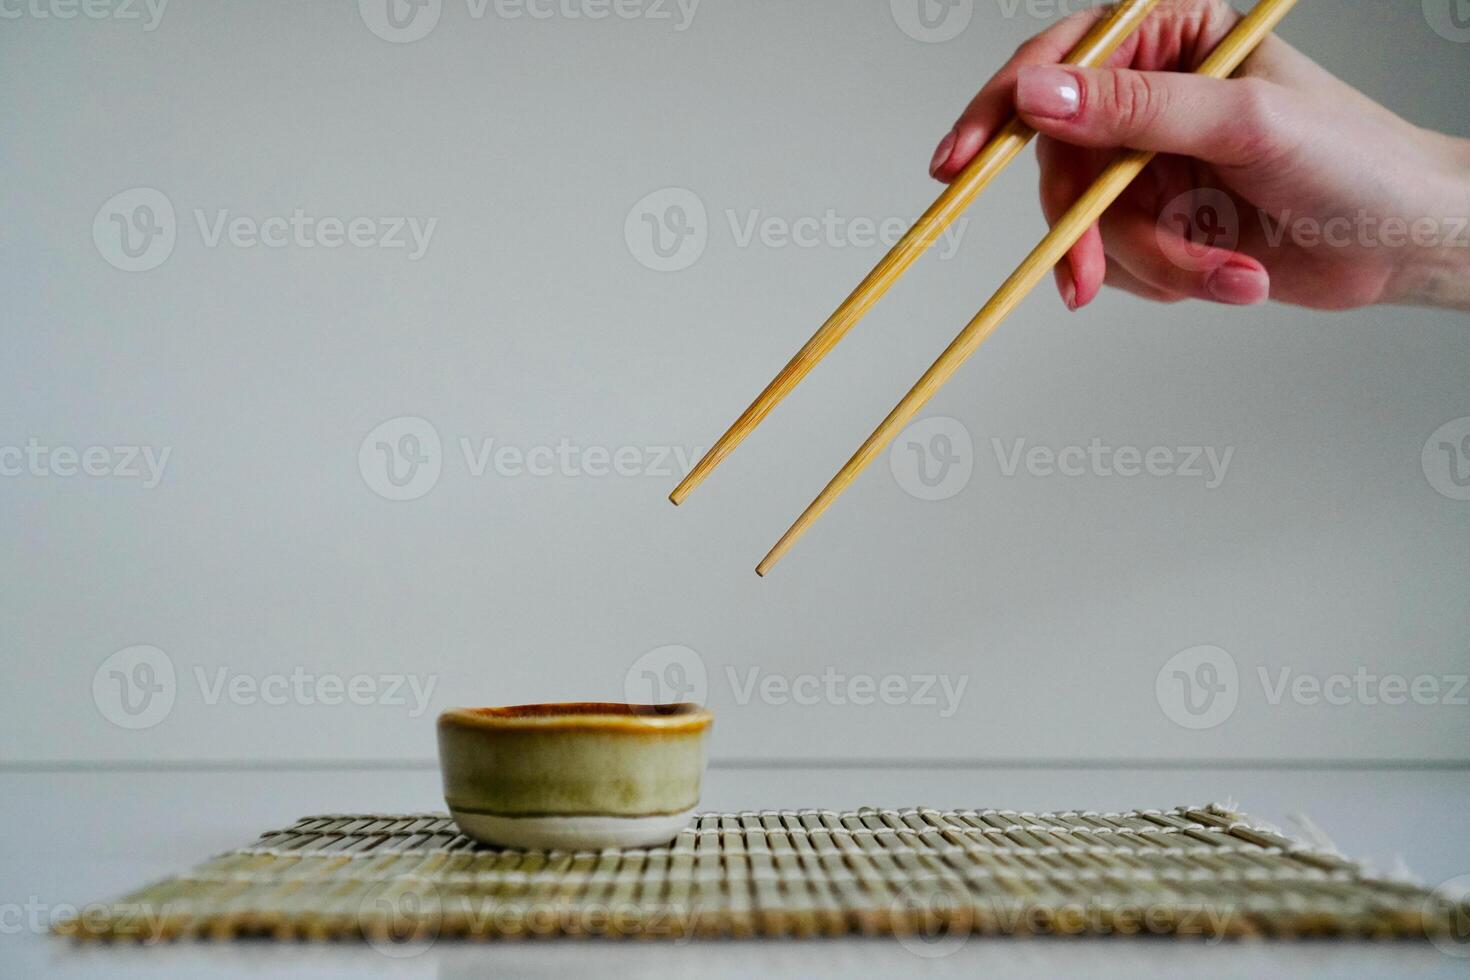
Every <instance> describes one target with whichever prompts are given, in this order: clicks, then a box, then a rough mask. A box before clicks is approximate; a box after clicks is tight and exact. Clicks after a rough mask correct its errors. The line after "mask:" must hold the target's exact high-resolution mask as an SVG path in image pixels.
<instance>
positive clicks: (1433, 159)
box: [930, 0, 1470, 310]
mask: <svg viewBox="0 0 1470 980" xmlns="http://www.w3.org/2000/svg"><path fill="white" fill-rule="evenodd" d="M1105 13H1106V11H1105V10H1102V9H1097V10H1089V11H1086V12H1083V13H1079V14H1076V15H1073V16H1071V17H1069V18H1067V19H1066V20H1063V21H1061V22H1060V23H1058V24H1056V25H1055V26H1053V27H1052V28H1050V29H1049V30H1047V31H1045V32H1043V33H1041V34H1040V35H1038V36H1037V37H1035V38H1032V39H1031V40H1030V41H1028V42H1027V43H1026V44H1025V45H1023V46H1022V47H1021V48H1020V50H1018V51H1017V53H1016V55H1015V57H1014V58H1012V59H1011V61H1010V62H1009V63H1007V64H1006V65H1005V67H1004V68H1002V69H1001V70H1000V72H999V73H997V74H996V75H995V77H993V78H992V79H991V80H990V81H989V82H988V83H987V84H986V85H985V87H984V88H983V89H982V90H981V91H980V93H979V94H978V95H977V96H976V97H975V98H974V100H973V101H971V103H970V105H969V107H968V108H967V109H966V110H965V112H964V114H963V115H962V116H961V117H960V120H959V122H958V123H957V124H956V126H955V128H954V130H953V131H952V132H951V133H950V134H949V135H948V136H946V137H945V138H944V140H943V141H942V142H941V143H940V146H939V149H938V150H937V151H936V153H935V155H934V160H933V163H932V164H931V166H930V172H931V173H932V174H933V175H934V176H935V177H936V178H937V179H939V180H942V181H945V182H948V181H950V180H953V179H954V178H955V177H956V176H957V175H958V174H959V173H960V171H961V170H963V169H964V167H965V166H966V165H967V164H968V163H969V162H970V161H971V160H972V159H974V157H975V155H976V154H977V153H978V152H979V150H980V149H981V147H983V146H984V144H985V141H986V140H988V139H989V138H990V137H991V135H992V134H993V133H994V132H995V131H996V130H997V129H998V128H999V127H1000V126H1001V125H1003V124H1004V122H1005V120H1006V119H1007V118H1008V117H1009V115H1010V114H1011V113H1012V111H1013V110H1014V111H1015V112H1016V113H1017V114H1019V116H1020V117H1021V119H1022V120H1023V121H1024V122H1025V123H1027V124H1028V125H1029V126H1031V127H1032V128H1034V129H1036V130H1037V131H1038V132H1039V133H1040V134H1041V138H1040V140H1039V142H1038V145H1037V155H1038V158H1039V160H1040V162H1041V202H1042V209H1043V211H1044V213H1045V214H1046V217H1047V220H1048V221H1051V222H1053V223H1054V222H1056V221H1057V219H1059V218H1060V217H1061V216H1062V214H1063V213H1065V211H1066V210H1067V208H1068V207H1069V206H1070V205H1071V204H1072V203H1073V202H1074V201H1075V200H1076V199H1077V198H1078V197H1079V196H1080V195H1081V194H1082V192H1083V191H1084V190H1085V189H1086V188H1087V187H1088V186H1089V185H1090V184H1091V183H1092V181H1093V180H1094V179H1095V178H1096V177H1097V175H1098V174H1099V173H1101V171H1102V170H1103V168H1104V167H1105V166H1106V165H1107V163H1108V162H1109V161H1110V160H1112V159H1113V158H1114V157H1115V156H1116V152H1117V148H1119V147H1128V148H1133V149H1140V150H1154V151H1157V152H1158V153H1159V155H1158V156H1157V157H1156V158H1155V159H1154V161H1153V162H1152V163H1151V164H1150V165H1149V167H1148V169H1147V170H1146V171H1145V172H1144V173H1143V174H1142V175H1141V176H1140V177H1139V179H1138V180H1136V181H1135V182H1134V183H1133V185H1132V186H1131V187H1130V188H1129V189H1128V191H1127V192H1126V193H1125V194H1124V195H1123V196H1122V197H1121V198H1120V199H1119V200H1118V201H1117V202H1116V203H1115V204H1114V205H1113V206H1112V207H1111V208H1109V209H1108V211H1107V213H1106V214H1105V215H1104V217H1103V219H1102V221H1101V222H1100V226H1095V227H1093V228H1092V229H1090V230H1089V231H1088V232H1087V234H1085V235H1084V236H1083V237H1082V239H1081V240H1080V241H1079V242H1078V243H1077V244H1076V245H1075V246H1074V247H1073V248H1072V250H1071V252H1070V253H1069V254H1068V257H1067V259H1066V260H1064V261H1063V262H1062V263H1061V264H1060V265H1059V266H1058V267H1057V286H1058V289H1059V290H1060V292H1061V294H1062V298H1063V299H1064V300H1065V301H1066V303H1067V305H1068V306H1069V307H1070V308H1072V309H1079V308H1081V307H1082V306H1085V305H1086V304H1088V303H1090V302H1091V301H1092V300H1093V299H1094V298H1095V297H1096V296H1097V294H1098V292H1099V291H1100V290H1101V288H1102V286H1103V284H1104V283H1106V284H1108V285H1110V286H1116V287H1118V288H1121V289H1124V290H1127V291H1128V292H1131V293H1134V294H1136V295H1139V296H1142V297H1145V298H1147V299H1152V300H1158V301H1161V302H1175V301H1178V300H1182V299H1187V298H1197V299H1205V300H1212V301H1215V302H1220V303H1229V304H1236V305H1249V304H1254V303H1260V302H1264V301H1265V300H1267V299H1275V300H1278V301H1281V302H1285V303H1292V304H1296V305H1300V306H1307V307H1312V308H1315V309H1325V310H1341V309H1352V308H1355V307H1361V306H1368V305H1372V304H1376V303H1414V304H1422V305H1435V306H1445V307H1454V308H1459V309H1470V228H1467V224H1470V141H1464V140H1457V139H1453V138H1451V137H1448V136H1445V135H1442V134H1439V133H1434V132H1430V131H1428V130H1424V129H1421V128H1419V127H1416V126H1413V125H1411V124H1410V123H1408V122H1406V121H1405V120H1403V119H1402V118H1400V117H1399V116H1397V115H1395V114H1393V113H1392V112H1390V111H1388V110H1387V109H1385V108H1384V107H1382V106H1380V105H1378V104H1377V103H1375V102H1373V101H1372V100H1370V99H1369V98H1367V97H1366V96H1365V95H1363V94H1362V93H1360V92H1358V91H1357V90H1356V89H1354V88H1352V87H1351V86H1349V85H1347V84H1345V83H1344V82H1342V81H1340V80H1339V79H1337V78H1336V77H1334V76H1333V75H1332V74H1330V73H1329V72H1327V71H1326V70H1324V69H1323V68H1321V67H1320V66H1318V65H1317V64H1316V63H1314V62H1313V61H1311V59H1309V58H1307V57H1306V56H1305V55H1303V54H1301V53H1300V52H1298V51H1296V50H1295V49H1294V48H1292V47H1291V46H1290V45H1288V44H1287V43H1286V42H1284V41H1282V40H1281V39H1280V38H1278V37H1274V36H1273V37H1269V38H1267V39H1266V41H1265V43H1263V44H1262V45H1261V46H1260V48H1258V49H1257V51H1256V52H1255V54H1254V55H1252V57H1251V58H1250V59H1249V60H1247V61H1246V63H1245V64H1244V65H1243V66H1242V67H1241V69H1240V71H1239V72H1238V73H1237V74H1236V76H1235V77H1234V78H1231V79H1229V80H1223V81H1222V80H1216V79H1208V78H1202V77H1200V76H1197V75H1193V74H1188V73H1189V72H1192V71H1193V70H1194V69H1195V68H1196V67H1197V66H1198V65H1199V64H1200V63H1201V62H1202V61H1203V60H1204V59H1205V57H1206V56H1207V55H1208V54H1209V52H1210V51H1211V50H1213V49H1214V47H1215V46H1216V45H1217V44H1218V43H1219V42H1220V41H1221V39H1223V38H1224V37H1225V35H1226V34H1227V33H1229V32H1230V30H1231V28H1233V27H1234V26H1235V24H1236V22H1237V21H1238V20H1239V19H1240V15H1239V14H1238V13H1236V12H1235V11H1234V10H1233V9H1232V8H1231V7H1230V5H1229V4H1228V3H1226V2H1225V0H1168V2H1166V3H1165V4H1164V5H1163V7H1161V8H1160V9H1158V10H1156V11H1155V12H1154V13H1153V14H1151V15H1150V16H1149V18H1148V20H1147V21H1146V22H1145V23H1144V25H1143V27H1142V28H1141V29H1140V30H1139V31H1138V32H1137V33H1136V34H1134V35H1133V36H1132V37H1131V38H1130V39H1129V40H1128V41H1126V42H1125V43H1124V44H1123V46H1122V47H1121V48H1120V49H1119V50H1118V52H1117V53H1116V54H1115V55H1114V56H1113V57H1112V59H1111V60H1110V61H1109V63H1108V67H1107V68H1103V69H1080V68H1073V67H1071V66H1059V65H1058V64H1057V63H1058V62H1059V61H1060V60H1061V59H1062V58H1064V57H1065V56H1066V54H1067V52H1068V51H1069V50H1070V49H1071V48H1072V46H1073V45H1074V44H1076V43H1077V41H1078V40H1080V39H1081V37H1082V35H1083V34H1085V33H1086V32H1087V31H1088V29H1089V28H1091V27H1092V25H1093V24H1094V23H1095V22H1096V21H1097V20H1098V19H1099V18H1100V17H1101V16H1103V15H1104V14H1105Z"/></svg>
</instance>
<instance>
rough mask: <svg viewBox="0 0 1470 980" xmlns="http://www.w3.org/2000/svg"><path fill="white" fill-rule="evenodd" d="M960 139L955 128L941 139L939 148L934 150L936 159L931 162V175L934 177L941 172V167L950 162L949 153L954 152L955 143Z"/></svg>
mask: <svg viewBox="0 0 1470 980" xmlns="http://www.w3.org/2000/svg"><path fill="white" fill-rule="evenodd" d="M958 141H959V134H957V133H956V132H955V131H954V130H952V129H951V130H950V131H949V135H948V136H946V137H945V138H944V139H942V140H940V141H939V148H938V149H936V150H935V151H934V159H933V160H931V161H930V162H929V176H930V177H933V176H934V175H935V174H937V173H939V168H940V167H942V166H944V165H945V164H946V163H948V162H949V155H950V154H951V153H953V152H954V145H955V143H956V142H958Z"/></svg>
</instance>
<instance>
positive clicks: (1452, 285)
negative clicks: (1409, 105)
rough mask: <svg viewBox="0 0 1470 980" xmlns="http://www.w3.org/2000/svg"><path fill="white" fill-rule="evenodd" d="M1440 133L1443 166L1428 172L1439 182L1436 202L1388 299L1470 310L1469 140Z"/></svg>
mask: <svg viewBox="0 0 1470 980" xmlns="http://www.w3.org/2000/svg"><path fill="white" fill-rule="evenodd" d="M1436 136H1437V138H1438V140H1441V141H1442V144H1441V146H1440V148H1439V149H1440V153H1438V154H1436V155H1437V156H1438V157H1439V158H1440V159H1441V160H1442V161H1443V162H1444V166H1443V167H1442V168H1435V169H1436V171H1437V173H1436V174H1434V175H1427V176H1428V181H1429V183H1430V185H1431V186H1433V187H1434V188H1435V191H1434V192H1433V195H1434V196H1433V201H1434V205H1433V207H1432V209H1431V210H1428V211H1427V213H1426V216H1425V217H1423V218H1421V219H1420V222H1421V227H1420V231H1421V232H1422V234H1419V235H1416V237H1415V239H1414V242H1413V248H1412V249H1411V250H1410V251H1409V252H1408V253H1407V254H1406V255H1405V256H1404V260H1403V261H1402V262H1401V263H1400V265H1399V268H1398V270H1397V272H1396V274H1395V276H1394V280H1393V284H1392V286H1391V287H1390V288H1389V290H1388V295H1387V296H1386V297H1385V299H1386V300H1387V301H1388V302H1392V303H1400V304H1405V305H1412V306H1432V307H1438V308H1441V309H1450V310H1464V311H1466V312H1470V140H1461V139H1453V138H1450V137H1445V136H1438V134H1436ZM1431 224H1432V225H1433V226H1434V231H1433V232H1431V231H1430V227H1429V226H1430V225H1431Z"/></svg>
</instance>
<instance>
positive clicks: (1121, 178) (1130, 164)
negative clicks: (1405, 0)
mask: <svg viewBox="0 0 1470 980" xmlns="http://www.w3.org/2000/svg"><path fill="white" fill-rule="evenodd" d="M1296 3H1297V0H1260V2H1259V3H1257V4H1256V6H1255V9H1254V10H1252V11H1251V12H1250V13H1249V14H1247V15H1246V16H1245V17H1244V18H1243V19H1242V20H1241V21H1240V23H1239V24H1237V25H1236V26H1235V29H1234V30H1232V31H1231V32H1230V33H1229V34H1228V35H1227V36H1226V38H1225V40H1223V41H1221V42H1220V44H1219V46H1218V47H1216V48H1215V50H1214V52H1213V53H1211V54H1210V56H1209V57H1208V58H1206V59H1205V61H1204V63H1203V64H1201V65H1200V66H1199V68H1198V69H1197V71H1196V74H1199V75H1204V76H1207V77H1210V78H1228V77H1229V76H1230V75H1232V74H1234V72H1235V70H1236V69H1237V68H1239V67H1240V65H1241V63H1242V62H1244V61H1245V59H1246V58H1247V57H1249V56H1250V54H1251V52H1252V51H1254V50H1255V49H1256V48H1257V46H1259V45H1260V43H1261V42H1262V41H1263V40H1265V38H1266V37H1267V35H1269V34H1270V33H1271V32H1272V31H1273V30H1275V29H1276V25H1277V24H1279V23H1281V20H1282V18H1284V17H1285V16H1286V15H1287V13H1289V12H1290V11H1291V8H1292V7H1294V6H1296ZM1153 158H1154V154H1153V153H1151V152H1147V151H1143V150H1129V151H1127V152H1125V153H1123V154H1122V155H1121V156H1119V157H1118V159H1117V160H1115V161H1113V162H1112V163H1111V164H1110V165H1109V166H1108V168H1107V169H1106V170H1104V171H1103V173H1102V175H1101V176H1100V177H1098V179H1097V181H1096V183H1094V184H1093V185H1092V187H1091V188H1089V189H1088V190H1087V192H1086V193H1085V194H1083V195H1082V197H1081V198H1080V199H1078V201H1077V203H1076V204H1074V205H1072V207H1071V209H1070V210H1068V211H1067V213H1066V214H1065V215H1063V216H1062V218H1061V220H1060V221H1058V222H1057V223H1056V225H1055V226H1053V228H1052V229H1051V231H1050V232H1048V233H1047V236H1046V237H1045V238H1043V239H1042V240H1041V244H1039V245H1037V246H1036V248H1035V249H1034V250H1033V251H1032V252H1031V254H1030V255H1028V256H1027V257H1026V260H1025V261H1024V262H1022V263H1021V265H1020V267H1019V268H1018V269H1016V271H1015V272H1013V273H1012V274H1011V277H1010V278H1009V279H1007V280H1006V281H1005V283H1004V284H1002V286H1001V287H1000V289H999V290H997V291H996V293H995V295H994V296H992V297H991V298H990V301H989V302H988V303H986V304H985V306H984V307H983V308H982V309H981V310H980V312H979V313H977V314H975V318H974V319H973V320H971V321H970V322H969V323H968V324H967V325H966V326H965V329H964V330H962V331H960V335H959V336H958V337H956V338H955V339H954V342H953V343H951V344H950V345H949V347H947V348H945V351H944V353H943V354H941V355H939V359H938V360H937V361H935V362H934V364H933V365H932V366H931V367H930V368H929V370H927V371H925V372H924V376H923V377H921V378H920V379H919V381H918V383H917V384H915V385H914V386H913V388H911V389H910V390H909V393H908V394H907V395H905V396H904V398H903V400H902V401H900V402H899V403H898V405H897V406H896V407H895V408H894V409H893V411H891V412H889V413H888V417H887V418H885V419H884V420H883V422H882V424H881V425H879V426H878V428H877V429H876V430H874V432H873V434H872V435H870V436H868V439H867V441H866V442H864V443H863V444H862V447H861V448H859V449H858V451H857V452H856V453H854V454H853V456H852V458H851V459H849V460H848V461H847V463H846V465H844V466H843V467H842V469H841V470H840V471H838V473H837V475H836V476H834V477H833V478H832V480H831V482H830V483H828V484H827V486H826V487H825V488H823V490H822V492H821V493H820V494H818V495H817V499H816V500H813V501H812V502H811V504H810V506H808V507H807V509H806V510H805V511H803V512H802V515H801V516H800V517H798V518H797V519H796V523H794V524H792V525H791V527H790V528H789V529H788V530H787V532H786V533H785V534H784V535H782V536H781V540H780V541H777V542H776V546H775V547H774V548H772V549H771V550H770V552H769V553H768V554H767V555H766V557H765V558H764V559H763V560H762V561H761V563H760V564H759V565H758V566H756V574H758V575H765V574H766V572H768V571H770V570H771V567H772V566H773V565H775V564H776V562H778V561H780V560H781V556H782V555H784V554H785V553H786V552H787V551H788V550H789V549H790V548H791V546H792V545H793V544H794V543H795V542H796V540H797V539H798V538H800V537H801V536H802V535H803V534H805V533H806V530H807V529H808V528H809V527H811V525H812V523H813V522H814V521H816V519H817V518H818V517H820V516H821V515H822V512H823V511H825V510H826V509H827V508H828V507H829V506H831V504H832V501H834V500H836V499H837V497H838V496H839V495H840V494H841V493H842V491H843V490H845V489H847V487H848V485H849V484H851V483H852V481H853V480H854V479H856V478H857V475H858V474H859V473H861V472H862V471H863V469H864V468H865V467H866V466H867V465H868V464H869V463H871V462H872V461H873V457H875V456H877V455H878V454H879V453H880V452H882V451H883V449H884V447H886V446H887V445H888V444H889V443H890V442H892V441H893V439H894V437H895V436H897V435H898V434H899V433H900V432H902V431H903V429H904V427H905V426H907V425H908V423H909V421H910V420H912V419H913V417H914V416H915V415H916V414H918V412H919V410H920V409H921V408H923V407H924V404H925V403H926V402H928V401H929V399H930V398H932V397H934V393H935V392H937V391H938V390H939V389H940V387H941V386H942V385H943V384H944V383H945V382H946V381H948V380H949V379H950V377H951V376H953V375H954V373H955V371H956V370H958V369H959V366H960V365H961V364H963V363H964V362H965V360H966V358H968V357H969V356H970V355H971V354H973V353H974V352H975V349H976V348H977V347H979V346H980V344H981V343H982V342H984V340H985V338H987V337H989V336H990V334H991V333H992V332H994V330H995V328H996V327H998V326H1000V324H1001V321H1002V320H1004V319H1005V318H1006V316H1007V315H1008V314H1009V313H1010V312H1011V311H1012V310H1013V309H1015V308H1016V306H1017V305H1018V304H1019V303H1020V302H1021V300H1023V299H1025V297H1026V295H1027V294H1028V293H1030V292H1031V290H1032V289H1034V288H1035V287H1036V284H1037V283H1039V282H1040V281H1041V280H1042V279H1043V278H1044V277H1045V276H1046V274H1047V273H1048V272H1049V271H1051V269H1052V268H1053V267H1054V266H1055V265H1056V264H1057V263H1058V262H1060V261H1061V260H1062V258H1063V256H1065V255H1066V254H1067V252H1068V250H1070V249H1071V247H1072V246H1073V245H1075V244H1076V243H1077V241H1078V239H1080V238H1081V237H1082V235H1083V234H1084V233H1085V232H1086V231H1087V229H1088V228H1090V227H1091V226H1092V225H1093V223H1094V222H1096V221H1097V220H1098V219H1099V218H1100V217H1102V214H1103V212H1104V211H1106V210H1107V209H1108V207H1109V205H1111V204H1112V203H1113V202H1114V201H1116V200H1117V199H1118V197H1119V195H1121V194H1122V193H1123V191H1124V190H1125V189H1126V188H1127V187H1128V185H1129V184H1131V183H1132V182H1133V180H1134V178H1136V177H1137V176H1138V175H1139V174H1140V173H1142V171H1143V168H1144V167H1146V166H1148V164H1149V161H1150V160H1152V159H1153Z"/></svg>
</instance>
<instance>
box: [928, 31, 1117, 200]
mask: <svg viewBox="0 0 1470 980" xmlns="http://www.w3.org/2000/svg"><path fill="white" fill-rule="evenodd" d="M1115 11H1116V7H1094V8H1091V9H1088V10H1083V11H1079V12H1077V13H1075V14H1072V15H1071V16H1069V17H1067V18H1065V19H1063V20H1061V21H1059V22H1057V23H1056V24H1053V25H1052V26H1051V27H1049V28H1047V29H1046V30H1044V31H1042V32H1041V33H1040V34H1038V35H1036V36H1035V37H1033V38H1031V39H1030V40H1029V41H1027V42H1026V43H1025V44H1023V45H1021V46H1020V47H1019V48H1017V49H1016V53H1015V54H1014V55H1012V56H1011V59H1010V60H1009V61H1007V62H1006V63H1005V65H1004V66H1003V67H1002V68H1001V69H1000V71H998V72H996V73H995V75H994V76H993V77H992V78H991V79H990V81H988V82H986V83H985V86H984V87H983V88H982V89H980V92H979V94H977V95H976V96H975V97H974V98H973V99H971V100H970V104H969V105H968V106H967V107H966V108H965V111H964V112H963V113H962V114H961V115H960V118H959V122H957V123H955V126H954V129H953V130H951V131H950V134H949V136H947V137H945V142H946V143H949V152H948V153H947V154H944V153H941V154H939V155H938V156H939V159H936V161H935V165H934V167H933V168H932V169H931V172H932V173H933V175H934V177H935V179H937V180H941V181H944V182H945V183H949V182H950V181H951V180H953V179H954V178H955V177H957V176H958V175H959V173H960V171H961V170H964V169H965V167H967V166H968V165H969V163H970V161H971V160H973V159H974V158H975V154H977V153H979V152H980V150H981V148H982V147H984V146H985V142H986V140H988V139H990V137H991V136H992V135H994V134H995V131H996V130H997V129H999V128H1000V127H1001V126H1002V125H1004V124H1005V122H1006V120H1008V119H1009V118H1010V117H1011V115H1012V113H1013V111H1014V106H1015V93H1016V75H1017V74H1018V73H1019V72H1020V70H1021V68H1022V67H1023V66H1026V65H1055V64H1059V63H1060V62H1062V61H1063V60H1066V59H1067V56H1068V55H1069V54H1070V53H1071V52H1072V51H1073V50H1074V49H1076V48H1077V46H1078V45H1079V44H1080V43H1081V41H1082V40H1083V39H1084V38H1085V37H1087V35H1088V34H1089V33H1090V32H1091V31H1092V30H1093V29H1094V28H1096V27H1097V26H1098V25H1099V24H1101V23H1102V22H1103V21H1104V20H1106V19H1107V18H1110V17H1112V16H1113V14H1114V13H1115ZM1137 44H1138V32H1137V31H1135V32H1133V33H1132V34H1130V35H1129V37H1128V38H1127V39H1126V40H1124V42H1123V44H1122V46H1121V47H1120V48H1119V49H1118V52H1117V53H1116V54H1115V55H1114V56H1113V58H1114V59H1117V60H1122V61H1123V62H1124V63H1125V64H1126V63H1127V61H1129V60H1131V59H1132V52H1133V48H1134V46H1136V45H1137Z"/></svg>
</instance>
